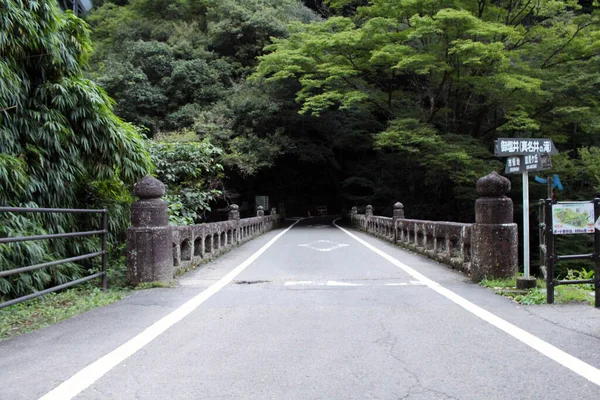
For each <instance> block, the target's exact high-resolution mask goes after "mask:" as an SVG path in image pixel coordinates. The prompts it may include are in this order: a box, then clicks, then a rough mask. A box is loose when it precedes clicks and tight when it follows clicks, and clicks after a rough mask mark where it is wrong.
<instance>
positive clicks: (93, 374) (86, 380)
mask: <svg viewBox="0 0 600 400" xmlns="http://www.w3.org/2000/svg"><path fill="white" fill-rule="evenodd" d="M298 222H300V220H298V221H296V222H294V223H293V224H292V225H291V226H290V227H289V228H287V229H286V230H284V231H283V232H281V233H279V234H278V235H277V236H275V237H274V238H273V239H271V240H270V241H269V242H268V243H267V244H265V245H264V246H263V247H261V248H260V249H259V250H258V251H257V252H256V253H254V254H252V255H251V256H250V257H249V258H247V259H246V260H245V261H244V262H243V263H241V264H240V265H238V266H237V267H235V268H234V269H233V270H232V271H230V272H229V273H228V274H227V275H225V276H224V277H223V278H221V279H220V280H219V281H217V282H216V283H215V284H213V285H212V286H210V287H209V288H207V289H206V290H204V291H202V292H201V293H200V294H198V295H196V296H195V297H193V298H192V299H191V300H188V301H187V302H186V303H184V304H183V305H182V306H180V307H179V308H178V309H176V310H175V311H173V312H172V313H170V314H168V315H167V316H165V317H163V318H161V319H160V320H158V321H157V322H155V323H154V324H152V325H151V326H149V327H148V328H146V329H145V330H144V331H143V332H142V333H140V334H139V335H137V336H135V337H134V338H132V339H130V340H129V341H127V342H126V343H124V344H122V345H121V346H119V347H117V348H116V349H114V350H113V351H111V352H110V353H108V354H107V355H105V356H104V357H102V358H100V359H98V360H96V361H94V362H93V363H91V364H90V365H88V366H87V367H85V368H84V369H82V370H81V371H79V372H77V373H76V374H75V375H73V376H72V377H70V378H69V379H67V380H66V381H64V382H63V383H61V384H60V385H58V386H57V387H56V388H54V389H53V390H52V391H50V392H48V393H46V394H45V395H44V396H42V397H41V398H40V400H69V399H72V398H73V397H75V396H77V395H78V394H79V393H81V392H82V391H84V390H85V389H87V388H88V387H89V386H91V385H92V384H93V383H94V382H96V381H97V380H98V379H100V378H101V377H102V376H104V375H105V374H106V373H107V372H108V371H110V370H111V369H113V368H114V367H116V366H117V365H119V364H120V363H122V362H123V361H125V360H126V359H127V358H129V357H130V356H132V355H133V354H135V353H136V352H137V351H138V350H140V349H141V348H143V347H144V346H146V345H147V344H148V343H150V342H151V341H152V340H154V339H156V338H157V337H158V336H160V335H161V334H162V333H164V332H165V331H166V330H167V329H169V328H170V327H172V326H173V325H175V324H176V323H177V322H179V321H181V320H182V319H183V318H185V317H186V316H187V315H189V314H190V313H191V312H192V311H194V310H195V309H196V308H198V307H199V306H200V305H201V304H202V303H204V302H205V301H206V300H208V299H209V298H210V297H211V296H212V295H214V294H215V293H217V292H218V291H219V290H221V289H223V288H224V287H225V286H226V285H227V284H229V283H230V282H231V281H233V279H234V278H235V277H236V276H237V275H239V274H240V273H241V272H242V271H244V270H245V269H246V268H247V267H248V266H249V265H250V264H252V263H253V262H254V261H256V259H257V258H258V257H260V256H261V255H262V254H263V253H264V252H265V251H266V250H267V249H268V248H269V247H271V246H272V245H273V243H275V242H276V241H277V239H279V238H280V237H282V236H283V235H284V234H285V233H286V232H287V231H289V230H290V229H292V228H293V227H294V225H296V224H297V223H298Z"/></svg>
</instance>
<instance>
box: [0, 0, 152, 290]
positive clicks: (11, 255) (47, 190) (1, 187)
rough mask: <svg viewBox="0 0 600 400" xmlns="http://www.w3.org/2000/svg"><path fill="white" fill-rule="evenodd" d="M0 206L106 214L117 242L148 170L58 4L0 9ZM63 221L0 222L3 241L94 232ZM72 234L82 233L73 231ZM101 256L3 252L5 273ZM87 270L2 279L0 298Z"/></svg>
mask: <svg viewBox="0 0 600 400" xmlns="http://www.w3.org/2000/svg"><path fill="white" fill-rule="evenodd" d="M0 14H1V15H2V18H1V19H0V82H1V83H2V84H1V85H0V204H1V205H4V206H7V205H10V206H29V207H57V208H107V209H109V211H110V213H111V226H110V228H111V232H112V233H113V237H112V239H113V242H116V241H118V240H122V234H123V232H124V229H125V228H126V226H127V224H128V220H129V217H128V215H129V214H128V212H129V203H130V199H131V196H130V195H129V189H128V188H129V187H131V185H133V183H134V182H135V181H137V180H138V179H139V178H140V177H142V176H143V175H144V174H146V173H147V172H148V171H149V169H150V166H151V162H150V158H149V154H148V152H147V151H146V150H145V146H144V143H143V140H142V138H141V137H140V135H138V133H137V132H136V130H135V129H134V128H133V126H132V125H130V124H128V123H125V122H123V121H122V120H120V119H119V118H118V117H117V116H115V115H114V114H113V113H112V104H113V102H112V100H111V99H110V98H109V97H108V95H107V94H106V93H105V91H104V90H102V89H101V88H100V87H98V86H97V85H96V84H94V83H93V82H92V81H90V80H88V79H86V78H85V77H84V74H83V72H84V67H85V65H86V63H87V61H88V60H89V57H90V54H91V50H92V49H91V41H90V31H89V28H88V26H87V24H86V23H85V22H83V21H82V20H81V19H79V18H76V17H74V16H73V15H72V14H71V13H63V12H62V11H61V10H60V9H59V8H58V6H57V4H56V2H54V1H25V0H1V1H0ZM99 224H100V221H99V219H94V218H92V217H89V218H85V217H82V218H79V217H75V216H73V215H66V214H51V215H47V216H42V215H36V216H31V215H20V216H19V215H12V214H1V215H0V236H26V235H32V234H44V233H61V232H70V231H74V230H78V228H79V229H80V230H85V229H87V228H92V227H98V226H99ZM74 227H76V228H74ZM91 249H95V251H97V249H98V240H95V239H91V240H89V239H86V240H70V241H66V240H53V241H40V242H26V243H14V244H11V245H5V246H0V269H11V268H15V267H20V266H25V265H32V264H37V263H41V262H45V261H50V260H52V259H55V258H62V257H67V256H72V255H79V254H82V253H86V252H91ZM83 267H86V265H73V264H65V265H62V266H59V267H56V268H52V269H44V270H38V271H36V272H34V273H31V274H21V275H19V276H18V277H13V278H11V279H8V278H7V279H4V278H0V297H5V296H9V297H11V296H16V295H22V294H25V293H28V292H30V291H32V290H39V289H42V288H44V287H45V286H47V285H48V284H50V283H64V282H65V281H66V280H69V279H70V278H72V277H77V276H79V275H80V274H81V273H82V268H83Z"/></svg>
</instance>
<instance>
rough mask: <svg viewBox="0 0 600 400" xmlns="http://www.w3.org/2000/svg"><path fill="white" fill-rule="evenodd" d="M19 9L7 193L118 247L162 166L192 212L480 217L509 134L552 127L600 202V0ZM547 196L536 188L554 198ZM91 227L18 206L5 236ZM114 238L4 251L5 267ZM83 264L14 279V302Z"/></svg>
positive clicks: (2, 157) (48, 4) (582, 191)
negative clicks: (480, 196)
mask: <svg viewBox="0 0 600 400" xmlns="http://www.w3.org/2000/svg"><path fill="white" fill-rule="evenodd" d="M0 12H1V13H2V16H3V18H2V20H0V55H1V56H2V57H0V83H1V85H0V129H1V130H2V132H1V135H0V204H2V205H15V206H17V205H31V206H38V207H83V208H98V207H102V208H104V207H106V208H108V209H109V210H110V212H111V216H112V218H111V232H112V240H111V241H112V243H113V247H114V249H113V254H114V253H116V254H119V246H120V244H121V243H122V241H123V234H124V230H125V228H126V226H127V224H128V218H129V214H128V209H129V205H130V203H131V201H132V200H133V199H132V196H131V188H132V185H133V183H134V182H135V181H136V180H138V179H139V178H140V177H142V176H143V175H144V174H146V173H153V174H155V175H156V176H158V177H159V179H161V180H162V181H163V182H165V183H166V184H167V187H168V196H167V199H168V200H169V202H170V212H171V219H172V221H173V222H174V223H178V224H190V223H197V222H201V221H205V220H207V219H211V218H213V219H214V218H219V215H218V213H216V212H215V210H218V209H222V208H225V207H226V206H227V205H228V204H231V203H233V202H235V203H239V204H243V203H248V204H250V207H249V209H248V211H247V212H252V209H251V204H252V201H253V198H254V195H257V194H266V195H269V196H270V198H271V202H272V204H278V203H283V204H285V206H286V210H287V212H288V214H305V213H306V211H307V210H310V209H311V207H314V206H316V205H327V206H328V207H329V209H330V210H331V211H334V212H340V211H343V210H347V209H348V208H349V207H351V206H353V205H358V206H363V207H364V206H365V205H366V204H372V205H373V206H374V207H375V211H376V213H377V214H389V213H391V205H392V204H393V203H394V202H396V201H401V202H403V203H404V204H405V209H406V214H407V217H409V218H428V219H436V220H454V221H472V219H473V202H474V200H475V198H476V193H475V182H476V181H477V179H478V178H479V177H481V176H483V175H485V174H487V173H489V172H490V171H492V170H496V171H502V170H503V168H504V166H503V160H501V159H499V158H496V157H495V156H494V154H493V142H494V140H495V139H497V138H498V137H534V138H542V137H544V138H551V139H553V141H554V143H555V144H556V145H557V148H558V150H559V154H558V155H556V156H554V157H553V159H552V162H553V169H552V170H551V171H548V173H551V174H558V175H559V176H560V178H561V181H562V182H563V184H564V191H563V192H559V193H558V198H559V199H561V200H567V199H568V200H579V199H591V198H592V197H594V196H595V195H596V194H597V193H600V147H599V146H600V96H599V94H598V89H599V87H600V57H599V55H600V14H599V11H598V3H597V1H591V0H579V1H577V0H564V1H558V0H305V1H300V0H96V1H94V8H93V9H92V10H91V11H90V12H89V13H88V14H86V15H80V16H74V15H73V14H72V13H71V12H69V11H67V12H63V11H62V10H61V9H60V8H59V5H58V3H57V2H56V1H33V0H0ZM510 178H511V180H512V183H513V190H512V192H511V194H510V195H511V196H513V197H514V198H515V200H516V201H515V206H516V210H515V211H516V212H515V216H516V217H515V218H516V221H515V222H520V219H519V215H520V210H519V205H520V203H521V202H520V201H519V200H518V199H519V198H520V196H521V193H520V186H521V181H520V179H521V178H520V176H510ZM545 193H546V188H545V186H544V185H541V184H535V183H533V180H532V193H531V199H532V201H535V200H536V199H538V198H542V197H544V196H545ZM535 218H536V216H535V210H532V220H533V221H535ZM75 222H77V223H79V224H84V225H90V226H94V225H95V224H98V221H94V220H83V221H74V220H73V219H72V218H71V217H64V218H62V219H60V220H52V221H48V220H44V219H43V218H42V219H31V218H21V217H18V218H17V217H16V216H14V215H2V216H0V235H9V234H10V235H16V234H19V233H29V234H31V233H34V232H38V233H41V232H53V231H62V230H69V229H68V226H69V224H71V223H75ZM535 229H536V228H535V223H533V224H532V231H535ZM534 233H535V232H534ZM92 245H93V243H91V242H89V241H82V242H73V241H71V242H69V243H62V244H61V243H59V244H55V246H56V247H57V248H54V249H51V250H52V251H50V249H48V248H45V247H44V246H47V245H44V244H43V243H42V242H39V243H35V244H21V245H19V246H17V247H14V246H13V247H6V248H4V247H3V248H1V249H0V268H5V267H7V266H8V265H13V264H14V265H17V264H18V265H24V264H33V263H36V262H41V261H43V260H45V259H46V258H47V257H49V256H48V254H53V253H54V254H63V255H66V254H71V253H76V252H77V251H79V250H81V248H85V247H89V246H92ZM80 269H81V266H78V265H70V264H67V265H65V266H64V267H63V268H62V269H61V268H59V269H57V270H56V272H54V273H52V274H50V273H48V272H42V271H38V272H36V273H34V274H31V275H27V274H24V275H23V277H22V278H21V277H20V278H18V280H17V281H10V280H7V279H0V294H3V295H8V294H15V293H24V292H26V291H27V290H30V289H31V288H40V287H42V286H44V285H46V284H48V283H49V282H51V281H55V282H60V281H61V280H64V276H66V275H70V276H76V275H77V274H78V273H79V272H78V271H79V270H80Z"/></svg>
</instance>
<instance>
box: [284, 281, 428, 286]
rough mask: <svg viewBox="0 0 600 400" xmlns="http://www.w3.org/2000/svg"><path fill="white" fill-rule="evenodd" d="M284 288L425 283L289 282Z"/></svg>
mask: <svg viewBox="0 0 600 400" xmlns="http://www.w3.org/2000/svg"><path fill="white" fill-rule="evenodd" d="M283 286H352V287H356V286H369V287H373V286H423V283H421V282H418V281H410V282H396V283H375V284H364V283H356V282H338V281H327V282H315V281H287V282H285V283H284V284H283Z"/></svg>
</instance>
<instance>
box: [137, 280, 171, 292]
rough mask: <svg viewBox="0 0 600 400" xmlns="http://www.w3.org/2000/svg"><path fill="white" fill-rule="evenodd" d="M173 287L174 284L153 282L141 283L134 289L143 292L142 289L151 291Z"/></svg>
mask: <svg viewBox="0 0 600 400" xmlns="http://www.w3.org/2000/svg"><path fill="white" fill-rule="evenodd" d="M174 287H175V283H174V282H170V283H165V282H160V281H154V282H142V283H140V284H138V285H137V286H136V287H135V289H136V290H143V289H153V288H174Z"/></svg>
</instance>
